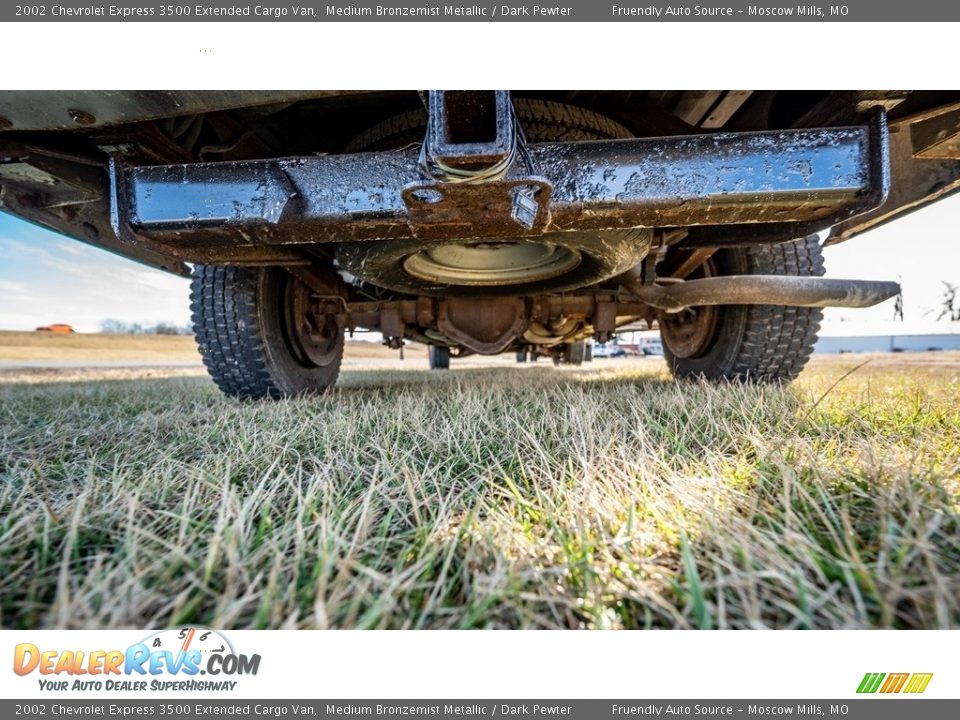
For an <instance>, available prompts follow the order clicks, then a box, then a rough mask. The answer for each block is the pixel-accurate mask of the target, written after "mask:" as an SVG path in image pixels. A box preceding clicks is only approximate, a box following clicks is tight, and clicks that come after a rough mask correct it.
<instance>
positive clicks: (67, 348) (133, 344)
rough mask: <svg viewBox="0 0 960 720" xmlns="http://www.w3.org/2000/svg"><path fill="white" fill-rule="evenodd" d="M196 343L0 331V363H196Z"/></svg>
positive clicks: (175, 338) (172, 337)
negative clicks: (40, 361) (6, 361)
mask: <svg viewBox="0 0 960 720" xmlns="http://www.w3.org/2000/svg"><path fill="white" fill-rule="evenodd" d="M199 359H200V354H199V353H198V352H197V343H196V341H195V340H194V339H193V337H192V336H191V337H188V336H183V335H103V334H99V333H50V332H11V331H7V330H2V331H0V360H10V361H14V360H17V361H24V360H26V361H31V362H32V361H38V360H56V361H60V362H78V361H96V362H101V361H104V360H136V361H150V360H158V361H178V360H180V361H189V360H197V361H199Z"/></svg>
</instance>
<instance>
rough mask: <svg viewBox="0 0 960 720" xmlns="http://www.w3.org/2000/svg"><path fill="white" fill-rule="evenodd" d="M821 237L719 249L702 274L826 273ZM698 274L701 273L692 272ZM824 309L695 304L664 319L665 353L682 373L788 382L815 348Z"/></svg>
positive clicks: (673, 367)
mask: <svg viewBox="0 0 960 720" xmlns="http://www.w3.org/2000/svg"><path fill="white" fill-rule="evenodd" d="M823 272H824V268H823V254H822V251H821V249H820V243H819V239H818V238H817V236H816V235H812V236H810V237H808V238H805V239H803V240H796V241H794V242H788V243H782V244H779V245H757V246H754V247H749V248H728V249H724V250H720V251H718V252H717V253H716V254H715V255H714V256H713V257H712V258H710V260H709V261H708V262H707V265H705V266H704V269H701V271H698V275H704V274H706V275H806V276H819V275H823ZM691 277H694V276H691ZM822 318H823V311H822V310H821V309H820V308H808V307H794V306H784V305H718V306H713V307H709V308H702V307H701V308H691V309H690V310H689V311H684V312H683V313H682V314H678V315H677V316H674V317H670V318H662V319H661V320H660V336H661V339H662V341H663V354H664V356H665V358H666V360H667V365H669V367H670V370H671V371H672V372H673V375H674V377H677V378H690V377H702V378H706V379H708V380H735V381H744V382H784V381H790V380H793V379H794V378H796V377H797V375H799V374H800V371H801V370H803V367H804V365H806V363H807V360H808V359H809V357H810V354H811V353H812V352H813V346H814V343H816V341H817V332H818V331H819V329H820V321H821V320H822Z"/></svg>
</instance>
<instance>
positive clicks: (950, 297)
mask: <svg viewBox="0 0 960 720" xmlns="http://www.w3.org/2000/svg"><path fill="white" fill-rule="evenodd" d="M958 292H960V286H957V285H954V284H953V283H950V282H947V281H946V280H944V281H943V295H942V296H941V300H940V314H939V315H937V320H942V319H943V318H947V319H948V320H949V321H950V322H960V302H958V300H957V294H958Z"/></svg>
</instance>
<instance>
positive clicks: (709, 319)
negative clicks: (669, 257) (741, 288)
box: [660, 260, 720, 359]
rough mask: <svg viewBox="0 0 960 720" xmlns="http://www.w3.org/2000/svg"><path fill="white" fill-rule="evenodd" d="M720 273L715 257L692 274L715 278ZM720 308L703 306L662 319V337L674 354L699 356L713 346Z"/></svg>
mask: <svg viewBox="0 0 960 720" xmlns="http://www.w3.org/2000/svg"><path fill="white" fill-rule="evenodd" d="M716 274H717V272H716V268H715V266H714V265H713V261H712V260H707V262H705V263H704V264H703V265H702V266H700V267H699V268H697V270H696V271H695V272H693V273H691V275H690V279H693V278H704V277H714V276H715V275H716ZM719 317H720V309H719V307H718V306H716V305H701V306H699V307H692V308H687V309H685V310H681V311H680V312H678V313H672V314H669V315H666V314H664V315H663V316H662V317H661V318H660V338H661V340H662V341H663V344H664V345H666V346H667V349H668V350H670V353H671V354H672V355H673V356H674V357H678V358H684V359H687V358H696V357H700V356H701V355H703V354H704V353H706V352H707V351H708V350H709V349H710V347H711V346H712V345H713V339H714V335H715V334H716V332H717V321H718V319H719Z"/></svg>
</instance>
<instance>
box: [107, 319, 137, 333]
mask: <svg viewBox="0 0 960 720" xmlns="http://www.w3.org/2000/svg"><path fill="white" fill-rule="evenodd" d="M100 332H102V333H106V334H108V335H125V334H126V333H129V332H130V325H129V324H128V323H125V322H124V321H123V320H114V319H113V318H107V319H106V320H104V321H103V322H102V323H100Z"/></svg>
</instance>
